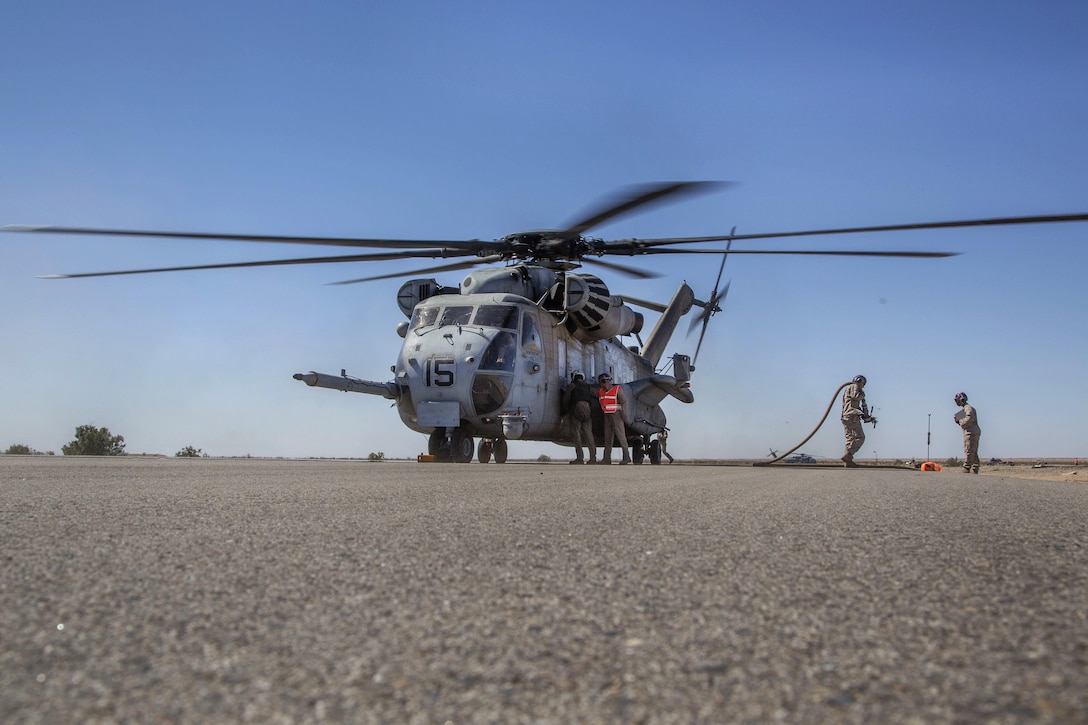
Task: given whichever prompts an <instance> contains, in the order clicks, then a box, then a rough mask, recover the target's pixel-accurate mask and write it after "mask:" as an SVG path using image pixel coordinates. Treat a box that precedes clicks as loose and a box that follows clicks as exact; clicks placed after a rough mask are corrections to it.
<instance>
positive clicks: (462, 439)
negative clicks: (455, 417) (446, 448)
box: [450, 428, 476, 463]
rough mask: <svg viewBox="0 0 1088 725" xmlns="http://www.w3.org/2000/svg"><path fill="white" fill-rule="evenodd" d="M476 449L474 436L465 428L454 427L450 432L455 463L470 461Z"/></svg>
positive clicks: (451, 449)
mask: <svg viewBox="0 0 1088 725" xmlns="http://www.w3.org/2000/svg"><path fill="white" fill-rule="evenodd" d="M475 450H476V446H475V445H474V443H473V440H472V436H470V435H469V434H468V431H466V430H465V429H464V428H454V429H453V432H452V433H450V451H451V453H452V456H453V462H454V463H469V462H471V461H472V454H473V452H474V451H475Z"/></svg>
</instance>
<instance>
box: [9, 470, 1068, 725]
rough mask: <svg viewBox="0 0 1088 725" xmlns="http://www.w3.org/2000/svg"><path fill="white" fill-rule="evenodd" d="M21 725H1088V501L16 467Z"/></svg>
mask: <svg viewBox="0 0 1088 725" xmlns="http://www.w3.org/2000/svg"><path fill="white" fill-rule="evenodd" d="M0 512H2V528H0V542H2V545H3V546H2V556H3V564H2V569H0V720H2V721H4V722H6V723H38V722H41V723H60V722H64V723H68V722H99V723H111V722H141V723H198V722H199V723H207V722H261V723H272V722H284V723H308V722H347V721H350V722H363V723H401V722H410V723H444V722H450V723H513V722H527V723H528V722H532V723H569V722H582V723H596V722H609V723H611V722H620V723H638V722H646V723H674V722H675V723H690V722H741V723H744V722H750V723H764V722H788V723H815V722H853V723H875V722H884V723H934V722H956V723H970V722H993V723H1022V722H1039V723H1050V722H1055V723H1058V722H1061V723H1080V722H1085V721H1086V720H1088V557H1086V544H1088V523H1086V521H1088V487H1085V486H1084V485H1081V484H1075V483H1061V482H1051V481H1039V482H1036V481H1024V480H1019V479H1012V478H1002V477H999V476H965V475H959V474H927V473H920V472H916V471H897V470H887V469H880V470H866V469H860V470H842V469H811V468H805V467H781V468H752V467H739V466H687V465H685V466H681V465H674V466H650V465H642V466H622V467H621V466H612V467H609V468H605V467H603V466H592V467H591V466H578V467H576V466H567V465H562V464H537V463H509V464H506V465H497V464H489V465H481V464H470V465H463V464H462V465H457V464H418V463H414V462H412V463H406V462H386V463H369V462H365V461H269V460H216V459H147V458H135V457H127V458H110V459H105V458H68V457H41V456H37V457H0Z"/></svg>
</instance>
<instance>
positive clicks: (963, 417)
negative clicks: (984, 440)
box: [952, 393, 982, 473]
mask: <svg viewBox="0 0 1088 725" xmlns="http://www.w3.org/2000/svg"><path fill="white" fill-rule="evenodd" d="M953 400H955V401H956V405H958V406H960V410H959V411H957V412H956V414H955V415H954V416H952V418H953V420H955V421H956V424H957V425H959V427H960V428H963V472H964V473H978V466H979V460H978V439H979V438H980V437H981V436H982V429H981V428H979V427H978V412H977V411H976V410H975V408H974V406H971V405H968V404H967V393H956V397H955V398H953Z"/></svg>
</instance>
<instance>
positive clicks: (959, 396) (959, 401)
mask: <svg viewBox="0 0 1088 725" xmlns="http://www.w3.org/2000/svg"><path fill="white" fill-rule="evenodd" d="M954 400H955V401H956V405H963V404H964V403H966V402H967V393H956V397H955V398H954Z"/></svg>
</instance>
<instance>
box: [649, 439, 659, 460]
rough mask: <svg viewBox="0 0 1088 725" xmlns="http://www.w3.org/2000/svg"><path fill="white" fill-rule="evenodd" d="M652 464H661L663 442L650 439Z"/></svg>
mask: <svg viewBox="0 0 1088 725" xmlns="http://www.w3.org/2000/svg"><path fill="white" fill-rule="evenodd" d="M650 465H653V466H660V465H661V442H660V441H650Z"/></svg>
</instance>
